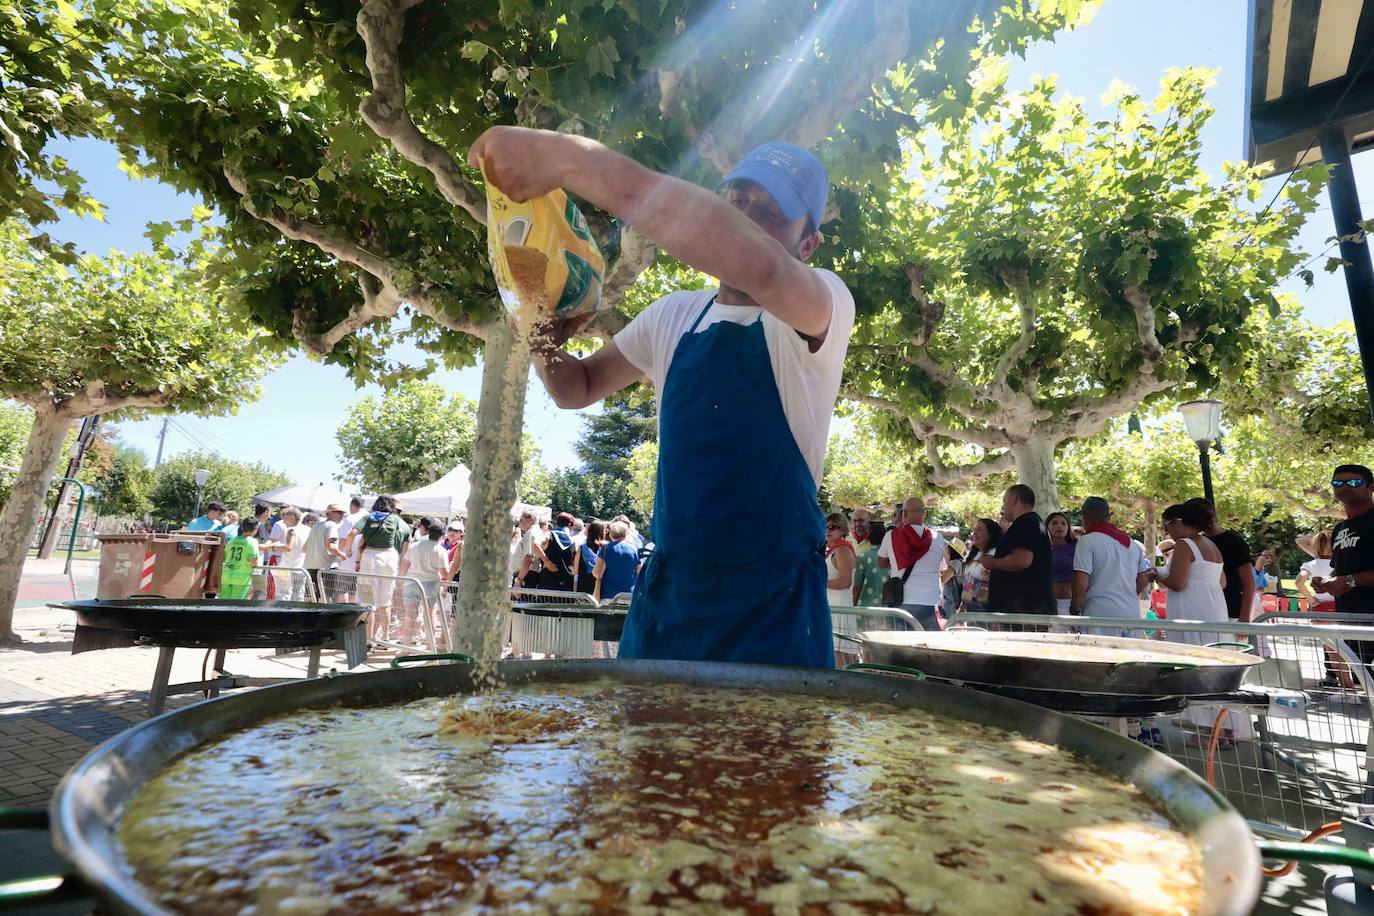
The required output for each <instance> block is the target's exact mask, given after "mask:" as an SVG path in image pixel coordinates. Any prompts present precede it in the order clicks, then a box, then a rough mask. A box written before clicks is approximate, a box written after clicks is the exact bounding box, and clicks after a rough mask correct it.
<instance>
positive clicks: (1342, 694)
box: [950, 612, 1374, 837]
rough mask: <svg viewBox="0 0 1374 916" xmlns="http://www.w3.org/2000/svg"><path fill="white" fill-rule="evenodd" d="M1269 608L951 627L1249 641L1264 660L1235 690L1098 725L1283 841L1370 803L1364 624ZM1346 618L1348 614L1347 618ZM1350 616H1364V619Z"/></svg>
mask: <svg viewBox="0 0 1374 916" xmlns="http://www.w3.org/2000/svg"><path fill="white" fill-rule="evenodd" d="M1334 616H1335V615H1330V614H1306V613H1297V614H1294V613H1291V612H1287V613H1285V612H1279V613H1275V614H1268V615H1265V616H1264V619H1263V622H1257V623H1240V622H1238V621H1226V622H1219V621H1183V620H1158V621H1156V620H1149V621H1134V620H1122V619H1114V618H1087V617H1074V618H1069V619H1068V621H1066V620H1065V618H1063V617H1056V616H1048V615H1023V614H996V613H971V614H959V615H956V616H955V617H954V618H953V619H952V620H951V621H950V627H951V628H954V629H958V628H960V627H965V626H973V627H990V628H994V629H996V628H999V627H1007V628H1012V627H1015V628H1017V629H1021V630H1033V631H1045V630H1049V629H1051V628H1055V627H1058V628H1062V627H1064V626H1065V625H1066V624H1067V626H1068V627H1070V628H1071V629H1073V630H1078V631H1080V632H1083V633H1085V635H1114V634H1117V633H1120V634H1125V633H1131V632H1133V633H1135V634H1137V635H1139V634H1140V632H1141V630H1142V629H1147V630H1148V631H1151V632H1153V633H1154V634H1155V638H1156V639H1161V638H1162V639H1165V640H1167V641H1173V642H1187V643H1191V644H1194V645H1205V644H1209V643H1218V642H1229V643H1237V642H1239V643H1245V644H1249V645H1250V646H1251V647H1252V649H1253V650H1254V651H1255V652H1256V653H1257V654H1258V655H1259V656H1260V657H1262V658H1263V659H1264V661H1263V663H1262V664H1260V665H1257V666H1255V667H1254V668H1253V669H1252V670H1251V673H1250V674H1249V675H1248V676H1247V678H1246V681H1245V683H1244V684H1243V685H1242V688H1241V690H1240V692H1238V693H1237V694H1234V695H1227V696H1214V697H1200V698H1193V699H1191V700H1189V701H1188V702H1187V705H1186V708H1184V709H1183V710H1182V711H1181V712H1178V713H1169V714H1161V715H1155V716H1142V717H1140V718H1139V719H1138V720H1137V719H1131V718H1123V717H1116V718H1113V719H1109V720H1101V717H1092V716H1089V717H1088V718H1093V719H1095V720H1100V722H1099V724H1104V725H1107V726H1108V727H1111V728H1114V729H1115V730H1117V731H1119V732H1121V733H1123V734H1130V735H1132V736H1133V737H1137V738H1138V739H1139V740H1143V741H1144V742H1145V743H1149V744H1153V745H1154V746H1155V747H1156V749H1158V750H1160V751H1161V752H1163V753H1165V754H1167V755H1168V756H1170V757H1172V758H1174V759H1175V760H1177V761H1179V762H1180V763H1183V764H1184V765H1185V766H1188V767H1189V768H1191V769H1193V770H1194V771H1195V772H1197V773H1198V774H1199V775H1202V776H1203V777H1204V778H1206V779H1208V781H1209V782H1211V783H1212V784H1213V785H1214V786H1215V787H1216V788H1217V790H1218V791H1220V792H1221V793H1222V794H1223V795H1225V796H1226V798H1227V800H1228V801H1230V802H1231V804H1232V805H1234V806H1235V807H1236V809H1237V810H1238V811H1240V812H1241V814H1242V815H1244V816H1245V817H1246V818H1248V819H1249V821H1250V823H1251V826H1252V828H1253V829H1254V830H1255V831H1256V832H1257V833H1261V834H1266V835H1270V836H1280V837H1294V836H1297V835H1299V834H1306V833H1308V832H1310V831H1311V830H1314V829H1315V828H1316V827H1318V826H1320V825H1321V824H1324V823H1328V822H1330V821H1336V820H1340V818H1341V817H1344V816H1354V815H1358V814H1359V813H1361V811H1362V810H1363V809H1362V806H1364V805H1365V804H1368V803H1370V802H1374V785H1372V784H1371V774H1370V771H1369V761H1370V759H1371V756H1370V755H1371V752H1374V730H1371V723H1374V672H1371V670H1370V665H1369V663H1368V662H1366V661H1362V656H1363V658H1366V659H1369V660H1370V661H1374V626H1360V625H1356V624H1351V623H1348V622H1347V621H1346V620H1329V618H1331V617H1334ZM1346 616H1347V617H1348V616H1349V615H1346ZM1361 622H1370V619H1369V618H1368V617H1365V618H1364V619H1363V620H1362V621H1361Z"/></svg>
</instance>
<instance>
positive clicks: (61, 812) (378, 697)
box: [51, 659, 1260, 916]
mask: <svg viewBox="0 0 1374 916" xmlns="http://www.w3.org/2000/svg"><path fill="white" fill-rule="evenodd" d="M500 667H501V673H502V676H503V679H504V682H505V684H506V685H507V686H512V687H514V686H519V685H523V684H529V683H541V682H542V683H549V684H557V683H570V682H577V681H591V680H601V679H607V678H610V679H613V680H617V681H620V682H621V683H625V684H661V683H682V684H688V685H699V686H711V687H726V688H732V687H733V688H738V689H758V690H766V691H771V692H782V693H798V694H806V695H813V696H828V697H833V698H835V699H837V700H853V701H861V702H867V701H876V702H886V703H891V704H893V705H897V706H903V707H910V708H917V709H928V710H931V711H938V712H941V713H943V714H947V715H950V716H952V717H955V718H961V719H965V720H968V721H972V722H977V723H981V724H985V725H989V726H992V727H994V728H1002V729H1005V730H1007V731H1013V732H1016V733H1019V734H1021V735H1024V736H1026V737H1029V738H1034V739H1037V740H1041V741H1046V742H1048V743H1051V744H1055V745H1058V746H1060V747H1063V748H1065V749H1068V750H1070V751H1073V752H1075V753H1077V754H1079V755H1080V756H1081V757H1084V758H1086V759H1089V760H1091V761H1093V762H1095V763H1097V764H1098V765H1099V766H1101V767H1102V768H1103V769H1105V770H1107V771H1108V772H1109V773H1112V774H1114V775H1115V776H1117V777H1118V778H1120V779H1123V780H1125V781H1127V782H1130V783H1132V784H1134V785H1135V786H1137V787H1138V788H1140V789H1141V790H1142V792H1144V794H1145V795H1146V796H1147V797H1149V798H1150V799H1151V800H1152V801H1153V802H1154V803H1155V805H1156V806H1158V807H1159V808H1160V809H1162V810H1164V811H1166V812H1168V813H1169V815H1170V818H1171V819H1172V820H1173V822H1174V823H1175V825H1176V826H1177V827H1178V828H1179V829H1180V830H1183V831H1184V832H1186V833H1188V834H1189V835H1190V836H1191V837H1192V838H1193V840H1194V842H1195V843H1196V844H1197V846H1198V848H1199V851H1200V853H1201V858H1202V867H1203V871H1204V892H1205V897H1204V903H1203V908H1202V910H1201V911H1200V912H1203V913H1207V914H1225V916H1231V914H1235V916H1240V914H1244V913H1249V912H1250V911H1251V909H1252V907H1253V906H1254V903H1255V902H1256V900H1257V899H1258V897H1259V892H1260V871H1259V866H1260V860H1259V854H1258V852H1257V851H1256V848H1255V844H1254V842H1253V840H1252V838H1251V836H1250V831H1249V827H1248V825H1247V824H1246V822H1245V821H1244V819H1243V818H1241V816H1240V815H1239V814H1238V813H1237V812H1236V811H1235V810H1234V809H1232V808H1231V807H1230V805H1229V804H1228V803H1227V802H1226V801H1225V800H1224V799H1223V798H1222V796H1221V795H1219V794H1218V793H1217V792H1216V791H1215V790H1214V789H1212V788H1211V787H1210V786H1208V785H1207V784H1206V783H1205V782H1203V781H1202V780H1201V779H1200V778H1198V777H1197V776H1196V775H1195V774H1193V773H1192V772H1191V771H1190V770H1188V769H1187V768H1186V767H1184V766H1182V765H1181V764H1179V763H1176V762H1175V761H1173V760H1171V759H1169V758H1168V757H1165V756H1164V755H1162V754H1159V753H1157V752H1155V751H1153V750H1151V749H1149V748H1146V747H1143V746H1142V745H1140V744H1139V743H1137V742H1135V741H1131V740H1129V739H1126V738H1123V737H1121V736H1119V735H1115V734H1113V733H1111V732H1109V731H1107V730H1105V729H1102V728H1099V727H1097V726H1095V725H1091V724H1089V723H1087V722H1084V721H1082V720H1079V719H1075V718H1072V717H1069V716H1065V715H1061V714H1059V713H1055V712H1052V711H1050V710H1046V709H1042V708H1040V707H1037V706H1032V705H1030V704H1027V703H1022V702H1019V701H1016V700H1011V699H1007V698H1004V697H996V696H991V695H988V694H984V693H980V692H977V691H972V690H965V689H961V688H957V687H949V686H945V685H942V684H933V683H928V682H925V683H923V682H917V681H914V680H908V679H898V678H889V677H881V676H875V675H871V674H861V673H857V672H844V671H829V670H819V669H802V668H784V667H775V666H768V665H750V664H731V663H720V662H675V661H650V660H634V661H631V660H624V659H609V660H602V659H596V660H590V659H589V660H555V661H508V662H502V663H501V665H500ZM472 686H473V682H472V666H471V665H458V664H454V665H442V666H435V667H426V668H406V669H395V670H386V671H374V672H367V673H359V674H343V675H338V676H335V677H325V678H315V679H312V680H307V681H297V682H293V683H288V684H280V685H276V686H272V687H264V688H261V689H258V690H253V691H246V692H242V693H237V694H233V695H225V696H221V697H219V698H217V699H214V700H209V701H206V702H202V703H197V704H195V705H192V706H187V707H183V708H181V709H178V710H174V711H172V712H168V713H164V714H163V715H161V716H158V717H157V718H155V719H150V720H148V721H147V722H143V723H141V724H139V725H136V726H134V727H133V728H131V729H129V730H128V731H126V732H123V733H121V734H119V735H117V736H115V737H113V738H111V739H109V740H108V741H106V742H105V743H104V744H102V745H100V746H99V747H97V748H96V749H95V750H93V751H92V752H91V753H90V754H88V755H87V756H86V757H85V758H83V759H82V760H81V761H80V762H79V763H78V764H77V765H76V766H75V767H73V768H72V769H71V770H70V771H69V772H68V773H67V775H66V776H65V777H64V778H63V780H62V782H61V784H60V785H59V786H58V788H57V791H56V793H54V795H53V800H52V803H51V823H52V832H53V837H52V839H53V845H54V847H55V848H56V849H57V851H58V852H59V853H60V854H61V855H62V857H63V858H64V859H65V860H66V861H67V862H68V863H69V864H70V865H71V866H72V867H73V868H74V870H75V871H76V872H77V874H78V875H79V876H80V878H81V879H82V880H83V881H84V882H85V883H86V884H87V886H88V887H89V889H90V890H91V892H92V893H93V894H95V895H96V896H97V897H98V898H100V899H101V900H102V901H104V902H105V903H106V904H108V905H109V906H110V907H111V908H112V909H113V910H115V911H117V912H122V913H144V914H146V913H165V912H168V911H167V910H165V909H163V908H162V907H160V906H159V905H158V904H157V903H156V902H155V901H154V900H153V899H152V898H151V897H149V896H148V895H147V894H146V893H145V892H144V889H143V887H142V886H141V885H140V884H139V883H138V882H137V881H136V880H135V879H134V878H133V877H132V876H131V875H129V874H128V873H127V872H126V871H125V868H124V866H123V863H122V861H121V857H120V856H119V853H118V849H117V843H116V841H115V834H116V832H117V830H118V823H119V818H120V816H121V814H122V811H123V807H124V804H125V803H126V802H127V800H128V799H129V798H130V797H131V796H132V795H133V794H134V792H135V791H137V789H138V788H139V787H140V786H141V785H142V784H143V783H144V782H145V781H146V780H147V779H148V778H150V777H151V776H152V775H154V774H155V773H157V772H158V771H160V770H161V769H162V768H163V767H164V766H166V765H167V764H168V763H169V762H171V761H172V760H173V759H175V758H176V757H178V756H180V755H181V754H183V753H185V752H187V751H190V750H192V749H194V748H196V747H199V746H201V745H203V744H205V743H207V742H209V741H213V740H215V739H216V738H218V737H219V736H221V735H223V734H225V733H228V732H231V731H234V730H237V729H240V728H243V727H246V726H249V725H253V724H256V723H259V722H261V721H262V720H264V719H266V718H269V717H271V716H275V715H279V714H283V713H289V712H292V711H295V710H301V709H312V708H325V707H330V706H339V705H346V706H369V705H381V704H394V703H404V702H409V701H411V700H415V699H420V698H422V697H425V696H434V695H439V694H443V693H446V692H450V691H457V690H467V689H472Z"/></svg>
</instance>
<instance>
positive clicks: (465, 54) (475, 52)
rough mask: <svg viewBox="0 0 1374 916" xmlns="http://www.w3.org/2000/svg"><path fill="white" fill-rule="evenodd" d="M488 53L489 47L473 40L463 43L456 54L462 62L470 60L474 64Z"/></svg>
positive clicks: (489, 51)
mask: <svg viewBox="0 0 1374 916" xmlns="http://www.w3.org/2000/svg"><path fill="white" fill-rule="evenodd" d="M490 53H491V47H490V46H488V45H487V44H485V43H484V42H480V41H478V40H476V39H475V38H474V39H471V40H469V41H465V42H463V47H462V48H461V49H460V50H459V52H458V54H459V56H461V57H462V58H463V59H464V60H470V61H473V62H474V63H475V62H478V61H481V60H482V59H484V58H485V57H486V56H487V55H488V54H490Z"/></svg>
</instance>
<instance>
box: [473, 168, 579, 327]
mask: <svg viewBox="0 0 1374 916" xmlns="http://www.w3.org/2000/svg"><path fill="white" fill-rule="evenodd" d="M483 174H484V175H485V174H486V168H485V165H484V166H483ZM486 177H487V257H488V259H489V260H490V261H491V267H492V271H493V273H495V274H496V285H497V287H498V288H499V289H500V290H501V301H502V302H503V303H504V304H505V306H506V311H508V312H510V313H511V314H512V315H514V316H515V318H516V320H517V321H518V322H519V323H521V324H524V325H530V324H533V323H535V322H538V321H542V320H546V319H548V318H552V317H555V316H556V317H558V318H574V317H577V316H579V315H585V314H587V313H589V312H594V311H596V310H597V309H599V308H600V307H601V281H602V276H603V274H604V273H605V271H606V261H605V259H604V258H602V257H601V252H600V251H599V250H598V249H597V247H596V242H595V241H594V240H593V239H592V234H591V231H590V230H589V229H588V228H587V220H586V219H585V218H584V217H583V216H582V211H581V210H579V209H578V208H577V205H576V204H574V203H573V202H572V201H571V200H569V199H568V195H567V194H566V193H564V192H563V191H562V190H561V189H559V190H555V191H552V192H550V193H548V194H544V195H542V196H540V197H536V198H534V199H532V200H527V201H525V202H524V203H516V202H515V201H513V200H511V199H510V198H509V197H507V196H506V195H505V194H502V193H501V191H500V190H499V189H498V188H497V187H496V185H495V184H493V183H492V181H491V177H490V176H486Z"/></svg>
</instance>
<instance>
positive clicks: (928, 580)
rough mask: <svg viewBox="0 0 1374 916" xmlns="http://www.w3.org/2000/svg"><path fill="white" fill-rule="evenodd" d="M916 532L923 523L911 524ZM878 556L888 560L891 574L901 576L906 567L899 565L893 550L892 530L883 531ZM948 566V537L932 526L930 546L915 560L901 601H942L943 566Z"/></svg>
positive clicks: (923, 602)
mask: <svg viewBox="0 0 1374 916" xmlns="http://www.w3.org/2000/svg"><path fill="white" fill-rule="evenodd" d="M911 527H912V528H915V529H916V536H917V537H920V536H921V533H922V532H923V531H925V527H924V526H922V525H912V526H911ZM878 556H879V557H880V558H882V559H884V560H887V572H888V576H889V577H890V578H893V579H900V578H901V577H902V573H904V572H905V571H906V570H905V569H898V568H897V560H896V557H895V555H894V554H893V551H892V532H891V531H889V532H887V533H886V534H884V535H883V544H882V546H881V547H879V548H878ZM944 568H945V539H944V538H943V537H941V536H940V533H939V532H938V531H936V530H935V529H934V528H932V529H931V530H930V549H929V550H927V551H926V552H925V556H923V557H921V559H919V560H917V561H916V568H915V569H913V570H912V571H911V575H910V576H909V577H908V578H907V580H906V585H904V586H902V604H927V605H930V606H931V607H936V606H938V605H939V603H940V592H941V587H940V570H942V569H944Z"/></svg>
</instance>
